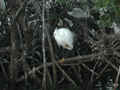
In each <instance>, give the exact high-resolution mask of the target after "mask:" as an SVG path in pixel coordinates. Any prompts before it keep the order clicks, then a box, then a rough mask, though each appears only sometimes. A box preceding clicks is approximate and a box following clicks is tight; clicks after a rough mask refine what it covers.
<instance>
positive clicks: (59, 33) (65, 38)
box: [53, 28, 75, 50]
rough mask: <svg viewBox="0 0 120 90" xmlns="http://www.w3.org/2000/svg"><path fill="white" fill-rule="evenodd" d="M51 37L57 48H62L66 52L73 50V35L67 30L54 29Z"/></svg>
mask: <svg viewBox="0 0 120 90" xmlns="http://www.w3.org/2000/svg"><path fill="white" fill-rule="evenodd" d="M53 35H54V38H55V40H56V42H57V44H58V46H62V47H63V48H65V49H68V50H72V49H73V43H74V36H75V34H74V33H73V32H72V31H70V30H69V29H68V28H59V29H57V28H56V29H55V31H54V33H53Z"/></svg>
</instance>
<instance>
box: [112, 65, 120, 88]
mask: <svg viewBox="0 0 120 90" xmlns="http://www.w3.org/2000/svg"><path fill="white" fill-rule="evenodd" d="M119 76H120V66H119V70H118V74H117V76H116V79H115V83H114V88H113V90H116V89H117V87H118V85H119V84H118V81H119Z"/></svg>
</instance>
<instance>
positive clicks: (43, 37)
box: [42, 0, 47, 90]
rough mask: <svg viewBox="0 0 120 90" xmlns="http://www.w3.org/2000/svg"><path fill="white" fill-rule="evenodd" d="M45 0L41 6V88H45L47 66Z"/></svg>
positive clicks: (44, 89)
mask: <svg viewBox="0 0 120 90" xmlns="http://www.w3.org/2000/svg"><path fill="white" fill-rule="evenodd" d="M45 2H46V1H45V0H43V6H42V31H43V32H42V52H43V67H44V68H43V81H42V88H43V90H46V75H47V74H46V73H47V66H46V62H47V61H46V53H45Z"/></svg>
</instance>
